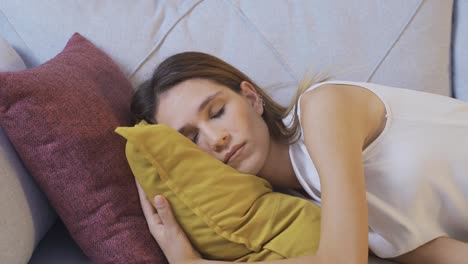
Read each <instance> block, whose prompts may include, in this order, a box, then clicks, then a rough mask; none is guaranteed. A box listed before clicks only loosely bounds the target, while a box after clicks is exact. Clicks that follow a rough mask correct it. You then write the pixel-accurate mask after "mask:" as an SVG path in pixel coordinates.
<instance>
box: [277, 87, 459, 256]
mask: <svg viewBox="0 0 468 264" xmlns="http://www.w3.org/2000/svg"><path fill="white" fill-rule="evenodd" d="M326 83H334V84H350V85H357V86H360V87H363V88H367V89H368V90H370V91H372V92H374V93H375V94H376V95H377V96H378V97H379V98H380V99H381V100H382V102H383V103H384V105H385V108H386V111H387V121H386V125H385V128H384V130H383V132H382V133H381V134H380V135H379V136H378V137H377V138H376V139H375V140H374V142H372V143H371V144H370V145H369V146H367V148H366V149H365V150H364V151H363V162H364V175H365V178H366V189H367V202H368V212H369V247H370V249H371V250H372V251H373V252H374V253H375V254H376V255H377V256H379V257H382V258H389V257H395V256H399V255H401V254H403V253H406V252H408V251H411V250H413V249H415V248H417V247H418V246H420V245H422V244H425V243H426V242H429V241H430V240H432V239H434V238H437V237H439V236H449V237H452V238H455V239H458V240H462V241H465V242H468V203H467V200H468V103H466V102H463V101H460V100H457V99H454V98H450V97H445V96H441V95H436V94H431V93H425V92H418V91H414V90H408V89H400V88H394V87H388V86H383V85H377V84H372V83H357V82H342V81H333V82H326ZM322 84H324V83H319V84H316V85H313V86H312V87H310V88H309V89H308V90H307V91H310V90H312V89H315V88H317V87H319V86H320V85H322ZM299 100H300V98H299ZM297 107H298V115H299V116H300V105H299V104H298V105H297ZM292 114H293V111H292V112H291V114H290V116H288V117H287V118H285V124H286V125H288V120H290V118H291V115H292ZM301 132H302V135H301V138H300V140H299V141H298V142H297V143H295V144H292V145H291V146H290V148H289V154H290V157H291V162H292V165H293V168H294V171H295V173H296V177H297V178H298V179H299V182H300V183H301V185H302V187H303V188H304V190H305V191H306V192H307V193H308V194H309V195H310V197H312V198H313V200H311V201H312V202H314V203H316V204H318V205H320V200H321V199H320V180H319V176H318V173H317V170H316V168H315V166H314V163H313V161H312V160H311V158H310V155H309V153H308V152H307V149H306V146H305V144H304V137H303V131H302V126H301ZM294 194H295V195H299V196H301V195H300V194H299V193H298V192H297V193H296V192H294Z"/></svg>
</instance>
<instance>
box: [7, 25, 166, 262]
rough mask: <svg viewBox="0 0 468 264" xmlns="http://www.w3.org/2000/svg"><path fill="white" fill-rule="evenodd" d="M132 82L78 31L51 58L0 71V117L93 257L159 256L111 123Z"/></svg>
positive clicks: (123, 112)
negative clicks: (34, 64)
mask: <svg viewBox="0 0 468 264" xmlns="http://www.w3.org/2000/svg"><path fill="white" fill-rule="evenodd" d="M131 95H132V87H131V84H130V82H129V81H128V80H127V78H126V77H125V76H124V75H123V73H122V72H121V71H120V69H119V67H118V66H117V65H115V63H114V62H113V61H112V60H111V59H110V58H109V57H108V56H107V55H106V54H105V53H104V52H102V51H101V50H99V49H98V48H96V47H95V46H94V45H93V44H92V43H91V42H89V41H88V40H87V39H85V38H84V37H82V36H81V35H80V34H78V33H76V34H74V35H73V37H72V38H71V39H70V41H69V42H68V44H67V45H66V47H65V49H64V50H63V51H62V52H61V53H59V54H58V55H57V56H56V57H55V58H53V59H51V60H50V61H48V62H46V63H44V64H43V65H40V66H38V67H35V68H32V69H28V70H24V71H21V72H12V73H1V74H0V122H1V125H2V127H3V128H4V129H5V132H6V134H7V135H8V137H9V138H10V140H11V142H12V144H13V145H14V147H15V149H16V150H17V152H18V154H19V156H20V157H21V159H22V160H23V162H24V164H25V166H26V167H27V168H28V170H29V171H30V172H31V174H32V176H33V177H34V179H35V180H36V181H37V183H38V185H39V186H40V188H41V189H42V190H43V191H44V193H45V194H46V195H47V198H48V199H49V201H50V203H51V205H52V206H53V207H54V209H55V210H56V212H57V213H58V215H59V216H60V217H61V219H62V220H63V222H64V223H65V225H66V227H67V229H68V230H69V232H70V234H71V236H72V237H73V238H74V240H75V241H77V243H78V244H79V246H80V247H81V248H82V250H83V251H84V253H85V254H86V255H88V256H89V257H90V258H91V260H92V261H93V262H95V263H163V262H165V258H164V257H163V254H162V252H161V250H160V249H159V247H158V246H157V244H156V242H155V241H154V239H153V238H152V237H151V235H150V233H149V232H148V228H147V224H146V221H145V218H144V216H143V213H142V211H141V208H140V204H139V200H138V194H137V190H136V186H135V182H134V178H133V177H132V173H131V170H130V169H129V167H128V164H127V162H126V158H125V155H124V153H122V152H121V149H122V148H123V147H124V145H125V141H124V140H122V138H120V137H119V136H118V135H115V133H113V130H114V129H115V127H117V126H119V125H125V124H130V123H131V117H130V112H129V107H130V99H131Z"/></svg>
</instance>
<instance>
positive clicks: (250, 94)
mask: <svg viewBox="0 0 468 264" xmlns="http://www.w3.org/2000/svg"><path fill="white" fill-rule="evenodd" d="M240 89H241V94H242V96H243V97H245V99H247V102H248V103H249V104H250V105H251V106H252V108H253V109H254V110H255V112H257V113H258V114H259V115H262V114H263V101H262V100H261V99H260V95H259V94H258V93H257V92H256V91H255V88H254V86H253V85H252V84H251V83H249V82H247V81H242V82H241V84H240Z"/></svg>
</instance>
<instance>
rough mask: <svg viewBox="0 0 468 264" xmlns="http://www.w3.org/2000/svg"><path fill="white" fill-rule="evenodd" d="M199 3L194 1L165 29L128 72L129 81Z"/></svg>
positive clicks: (197, 0)
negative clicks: (148, 50)
mask: <svg viewBox="0 0 468 264" xmlns="http://www.w3.org/2000/svg"><path fill="white" fill-rule="evenodd" d="M201 2H203V0H196V1H195V2H194V4H193V5H192V6H190V7H188V8H187V9H186V10H183V11H182V12H180V13H179V17H178V18H177V19H175V21H174V22H173V23H172V25H171V26H169V29H167V31H166V32H165V33H164V34H163V36H162V37H161V38H160V39H159V40H157V41H156V43H155V44H154V45H153V47H152V48H151V49H150V52H148V53H147V54H146V55H145V56H143V58H142V59H141V60H140V61H139V62H138V63H137V64H136V66H135V67H134V68H133V70H132V71H131V72H130V75H129V76H128V78H129V79H130V80H131V79H132V78H133V77H134V76H135V74H136V73H137V72H138V70H140V69H141V67H142V66H143V65H144V64H145V63H146V62H147V61H148V60H149V59H150V58H151V56H152V55H153V54H154V53H155V52H157V51H158V50H159V49H160V48H161V46H162V45H163V43H164V41H165V40H166V38H167V37H168V36H169V34H170V33H171V32H172V30H174V28H175V27H176V26H177V25H178V24H179V23H180V21H182V20H183V19H184V18H185V17H186V16H187V15H188V14H189V13H190V12H192V10H194V9H195V8H196V7H197V6H198V5H199V4H200V3H201Z"/></svg>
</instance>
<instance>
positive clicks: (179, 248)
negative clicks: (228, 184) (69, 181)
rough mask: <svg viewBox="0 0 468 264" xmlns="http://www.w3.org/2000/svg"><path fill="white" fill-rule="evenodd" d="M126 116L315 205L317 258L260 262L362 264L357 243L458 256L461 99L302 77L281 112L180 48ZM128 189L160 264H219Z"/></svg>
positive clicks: (465, 254)
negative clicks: (163, 261) (164, 128)
mask: <svg viewBox="0 0 468 264" xmlns="http://www.w3.org/2000/svg"><path fill="white" fill-rule="evenodd" d="M132 112H133V113H134V115H135V117H136V119H137V120H143V119H144V120H146V121H147V122H149V123H163V124H167V125H169V126H170V127H173V128H175V129H177V130H178V131H179V132H181V133H182V134H184V135H185V136H187V137H188V138H190V139H191V140H193V142H195V143H196V144H197V145H198V146H199V147H200V148H201V149H202V150H204V151H206V152H207V153H209V154H211V155H212V156H214V157H216V158H217V159H219V160H222V161H223V162H225V163H226V164H228V165H229V166H232V167H233V168H235V169H237V170H239V171H241V172H244V173H249V174H254V175H258V176H260V177H263V178H265V179H267V180H268V181H269V182H270V183H271V184H272V185H273V186H276V187H281V188H288V189H290V190H296V191H297V192H298V193H302V194H304V195H306V196H307V197H308V198H309V199H311V200H313V201H314V202H316V203H318V204H320V205H321V208H322V219H321V234H320V236H321V238H320V246H319V248H318V250H317V252H316V254H315V255H312V256H305V257H301V258H296V259H285V260H281V261H272V262H271V263H278V264H283V263H284V264H287V263H316V264H321V263H327V264H330V263H348V264H352V263H367V258H368V248H369V249H370V250H371V252H373V253H375V254H376V255H378V256H380V257H384V258H392V259H393V260H395V261H397V262H403V263H445V264H447V263H466V262H464V261H466V260H467V259H468V246H467V244H465V243H464V242H461V241H468V203H467V199H468V104H467V103H464V102H462V101H459V100H456V99H453V98H449V97H444V96H439V95H433V94H428V93H422V92H417V91H411V90H404V89H398V88H390V87H385V86H380V85H375V84H369V83H352V82H322V83H318V84H315V85H313V86H310V85H309V83H307V82H304V83H303V84H302V85H301V87H300V89H299V90H298V92H297V95H296V97H295V98H294V100H293V104H292V105H291V106H290V107H289V108H285V107H282V106H281V105H279V104H277V103H275V102H274V101H273V100H272V99H271V98H270V97H269V96H268V95H267V94H266V93H265V92H264V91H262V90H261V89H260V88H259V87H258V86H257V85H256V84H255V83H254V82H253V81H251V80H250V79H249V78H248V77H247V76H246V75H245V74H243V73H241V72H240V71H239V70H237V69H235V68H234V67H232V66H231V65H229V64H227V63H225V62H224V61H222V60H220V59H218V58H216V57H213V56H210V55H207V54H203V53H197V52H187V53H181V54H177V55H174V56H172V57H170V58H168V59H167V60H165V61H164V62H162V63H161V64H160V65H159V66H158V67H157V69H156V70H155V73H154V75H153V77H152V79H151V80H150V81H148V82H146V83H145V84H144V85H142V86H141V87H140V88H139V89H138V90H137V92H136V93H135V95H134V98H133V102H132ZM137 186H138V184H137ZM138 189H139V192H140V200H141V203H142V208H143V211H144V213H145V217H146V219H147V221H148V225H149V228H150V231H151V233H152V234H153V236H154V238H155V239H156V240H157V242H158V244H159V245H160V246H161V248H162V250H163V251H164V253H165V255H166V257H167V258H168V260H169V262H170V263H171V264H174V263H175V264H186V263H205V262H206V263H208V262H209V263H223V262H219V261H208V260H203V259H201V258H200V255H199V254H198V253H197V252H196V251H195V250H194V249H193V247H192V246H191V245H190V242H189V241H188V239H187V237H186V236H185V234H184V232H183V231H182V230H181V228H180V227H179V225H178V224H177V222H176V220H175V219H174V216H173V214H172V211H171V208H170V204H169V203H168V201H167V200H166V199H165V198H164V197H161V196H158V197H155V204H156V207H157V211H156V210H155V209H154V208H153V207H152V205H151V204H150V203H149V201H148V200H147V199H146V197H145V195H144V193H143V192H142V191H141V188H140V187H139V186H138ZM268 263H270V262H268Z"/></svg>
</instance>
